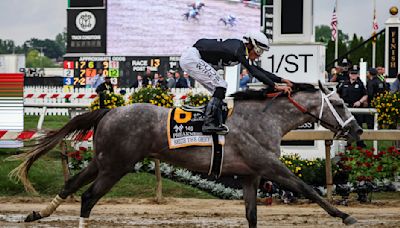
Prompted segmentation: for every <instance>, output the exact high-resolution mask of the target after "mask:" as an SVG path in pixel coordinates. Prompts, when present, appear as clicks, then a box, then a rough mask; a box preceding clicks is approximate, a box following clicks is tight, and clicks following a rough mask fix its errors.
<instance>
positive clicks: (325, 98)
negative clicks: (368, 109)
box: [288, 91, 354, 139]
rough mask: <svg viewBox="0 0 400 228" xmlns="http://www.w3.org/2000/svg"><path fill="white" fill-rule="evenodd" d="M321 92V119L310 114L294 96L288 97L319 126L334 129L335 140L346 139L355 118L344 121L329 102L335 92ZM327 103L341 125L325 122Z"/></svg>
mask: <svg viewBox="0 0 400 228" xmlns="http://www.w3.org/2000/svg"><path fill="white" fill-rule="evenodd" d="M320 92H321V98H322V101H321V108H320V112H319V117H317V116H315V115H314V114H312V113H311V112H309V111H308V110H307V108H305V107H304V106H302V105H301V104H299V103H297V102H296V101H295V100H294V99H293V98H292V96H290V95H289V96H288V99H289V101H290V102H291V103H292V104H293V105H294V106H295V107H296V108H297V109H298V110H300V111H301V112H302V113H304V114H307V115H310V116H311V117H313V118H314V119H316V120H317V121H318V124H321V123H323V124H324V125H326V126H328V127H330V128H331V129H334V130H335V131H336V132H335V136H334V139H339V138H346V137H347V135H348V134H349V132H350V127H349V126H348V124H349V123H350V122H351V121H352V120H354V116H351V117H350V118H348V119H347V120H346V121H344V120H343V119H342V118H341V117H340V115H339V113H338V112H337V111H336V109H335V108H334V107H333V105H332V103H331V101H330V100H329V97H330V96H332V95H333V94H335V91H332V92H331V93H329V94H324V93H323V92H322V91H320ZM325 102H326V104H327V105H328V107H329V109H330V110H331V112H332V114H333V116H334V117H335V119H336V121H337V122H338V123H339V125H337V126H334V125H332V124H330V123H328V122H326V121H324V120H323V119H321V118H322V114H323V112H324V103H325Z"/></svg>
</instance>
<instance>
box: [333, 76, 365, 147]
mask: <svg viewBox="0 0 400 228" xmlns="http://www.w3.org/2000/svg"><path fill="white" fill-rule="evenodd" d="M338 93H339V94H340V96H341V98H342V99H343V101H344V103H346V105H347V106H348V107H353V105H354V103H356V102H357V101H359V100H360V99H361V98H362V97H363V96H365V95H366V94H367V91H366V89H365V87H364V83H363V82H362V81H361V80H360V79H359V78H357V80H356V81H355V82H353V83H351V82H350V80H347V81H345V82H344V83H343V84H342V85H341V86H340V87H339V88H338ZM354 118H355V119H356V120H357V123H358V124H359V125H360V126H362V124H363V122H364V118H363V115H360V114H355V115H354ZM357 146H363V147H364V146H365V144H364V142H363V141H358V142H357Z"/></svg>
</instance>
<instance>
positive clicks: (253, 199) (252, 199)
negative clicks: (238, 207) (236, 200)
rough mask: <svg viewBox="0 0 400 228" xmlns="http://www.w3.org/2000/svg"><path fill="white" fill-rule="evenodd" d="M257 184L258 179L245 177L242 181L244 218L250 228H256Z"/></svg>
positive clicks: (258, 182)
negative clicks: (244, 206)
mask: <svg viewBox="0 0 400 228" xmlns="http://www.w3.org/2000/svg"><path fill="white" fill-rule="evenodd" d="M259 184H260V178H259V177H254V176H246V177H243V179H242V186H243V199H244V203H245V205H246V218H247V222H248V223H249V227H250V228H255V227H257V189H258V185H259Z"/></svg>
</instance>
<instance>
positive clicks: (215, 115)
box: [202, 87, 228, 135]
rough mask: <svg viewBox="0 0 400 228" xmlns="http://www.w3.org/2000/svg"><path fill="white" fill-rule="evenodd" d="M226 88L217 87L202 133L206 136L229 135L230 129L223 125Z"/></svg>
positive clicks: (207, 109) (209, 105) (206, 114)
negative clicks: (213, 134) (214, 134)
mask: <svg viewBox="0 0 400 228" xmlns="http://www.w3.org/2000/svg"><path fill="white" fill-rule="evenodd" d="M225 91H226V89H225V88H222V87H217V89H216V90H215V92H214V95H213V97H212V98H211V100H210V101H209V102H208V104H207V107H206V113H205V119H204V124H203V127H202V131H203V133H204V134H207V135H209V134H212V133H216V134H227V133H228V128H227V127H226V126H225V125H223V123H222V119H223V118H222V105H223V101H222V99H224V97H225Z"/></svg>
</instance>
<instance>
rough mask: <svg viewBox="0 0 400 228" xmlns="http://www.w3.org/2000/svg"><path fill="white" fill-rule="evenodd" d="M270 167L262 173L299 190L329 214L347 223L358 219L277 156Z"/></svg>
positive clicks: (292, 189) (286, 186)
mask: <svg viewBox="0 0 400 228" xmlns="http://www.w3.org/2000/svg"><path fill="white" fill-rule="evenodd" d="M270 162H272V163H270V164H268V169H265V170H264V171H263V172H262V174H263V176H265V177H266V178H267V179H269V180H271V181H275V182H277V183H278V184H280V185H282V186H283V187H285V188H287V189H289V190H291V191H295V192H298V193H300V194H302V195H304V196H305V197H307V198H308V199H310V200H312V201H314V202H316V203H317V204H318V205H320V206H321V207H322V208H323V209H324V210H325V211H326V212H328V214H330V215H331V216H334V217H339V218H341V219H342V221H343V223H345V224H346V225H350V224H354V223H356V222H357V220H356V219H355V218H353V217H351V216H350V215H348V214H346V213H344V212H342V211H340V210H338V209H337V208H336V207H334V206H332V205H331V204H330V203H328V201H326V200H325V199H323V198H322V197H321V196H319V195H318V193H317V192H316V191H315V190H314V189H312V188H311V187H310V186H309V185H308V184H306V183H304V182H303V181H302V180H301V179H300V178H298V177H297V176H296V175H294V174H293V173H292V172H291V171H290V170H289V169H288V168H287V167H286V166H285V165H284V164H283V163H282V162H281V161H279V160H278V159H277V158H271V160H270Z"/></svg>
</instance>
